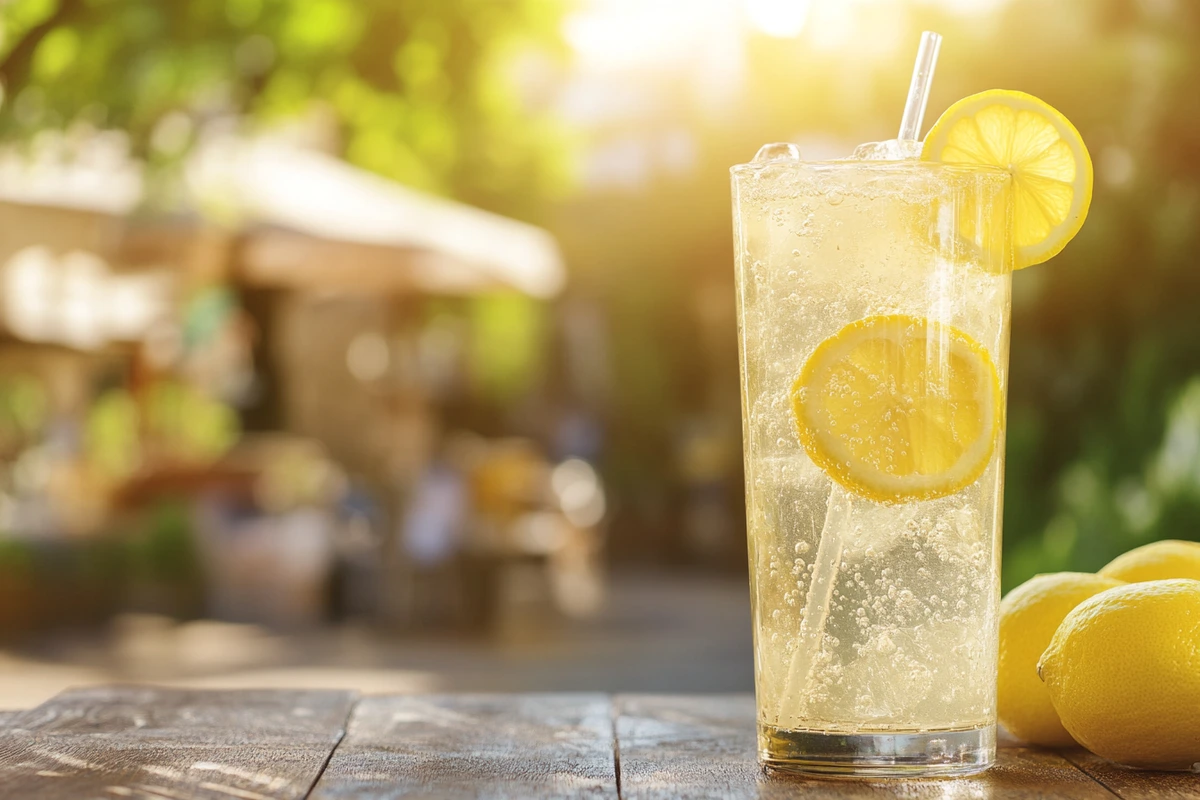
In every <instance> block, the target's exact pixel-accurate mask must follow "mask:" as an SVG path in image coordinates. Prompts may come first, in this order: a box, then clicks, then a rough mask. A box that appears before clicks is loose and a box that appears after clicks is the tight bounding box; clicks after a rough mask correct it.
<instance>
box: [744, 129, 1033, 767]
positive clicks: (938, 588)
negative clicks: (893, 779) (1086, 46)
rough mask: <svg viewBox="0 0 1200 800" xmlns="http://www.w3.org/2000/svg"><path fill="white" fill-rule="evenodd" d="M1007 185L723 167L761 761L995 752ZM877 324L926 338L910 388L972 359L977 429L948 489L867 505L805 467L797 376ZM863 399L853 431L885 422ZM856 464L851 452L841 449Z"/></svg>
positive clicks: (810, 462)
mask: <svg viewBox="0 0 1200 800" xmlns="http://www.w3.org/2000/svg"><path fill="white" fill-rule="evenodd" d="M793 154H794V150H793ZM1010 180H1011V178H1010V177H1009V176H1008V175H1007V174H1006V173H1005V172H1003V171H1001V170H995V169H989V168H975V167H963V166H952V165H945V164H933V163H927V162H920V161H916V160H903V161H860V160H846V161H833V162H820V163H814V162H801V161H798V160H795V159H794V158H792V159H787V158H784V159H781V160H778V161H770V160H768V161H766V162H760V161H758V160H756V161H755V162H753V163H750V164H744V165H741V166H737V167H734V168H733V170H732V182H733V202H734V231H735V242H736V258H737V284H738V333H739V337H740V352H741V377H742V420H743V436H744V452H745V473H746V507H747V527H748V536H749V550H750V575H751V593H752V602H753V617H754V642H755V645H754V650H755V686H756V695H757V706H758V725H759V736H758V743H759V755H760V759H761V760H762V762H763V763H764V764H765V765H767V766H768V767H773V768H778V769H784V770H795V771H804V772H821V773H840V774H862V775H881V776H886V775H931V774H937V775H953V774H967V773H971V772H975V771H979V770H981V769H985V768H987V766H988V765H989V764H990V763H991V762H992V760H993V758H994V755H995V722H996V660H997V646H998V632H997V606H998V604H999V585H1000V584H999V577H1000V558H999V556H1000V523H1001V507H1002V503H1001V496H1002V489H1003V477H1004V451H1003V446H1004V413H1005V412H1004V406H1005V396H1006V389H1007V383H1008V380H1007V373H1008V331H1009V310H1010V287H1011V270H1010V264H1011V261H1010V258H1011V255H1010V241H1009V238H1010V230H1009V229H1010V224H1011V213H1012V212H1011V202H1012V201H1011V194H1010V191H1009V182H1010ZM877 319H888V320H897V319H899V320H916V321H917V322H910V323H909V324H908V327H910V328H912V327H915V326H921V327H920V329H921V330H922V331H925V333H926V334H927V336H928V343H927V344H926V346H925V347H924V349H923V350H918V351H917V352H918V355H917V356H916V357H915V358H916V359H917V360H923V361H924V363H923V364H922V365H921V366H922V370H923V371H921V372H920V373H919V375H920V376H921V377H920V378H919V380H922V381H924V385H922V386H920V387H918V389H916V390H914V391H915V393H916V394H923V395H926V396H928V397H933V396H937V395H939V393H941V394H945V393H946V386H945V385H944V384H945V381H946V380H947V378H946V375H947V374H949V373H950V372H953V370H955V369H959V368H961V366H962V365H961V364H960V363H957V362H956V363H951V362H952V361H953V359H954V358H960V359H961V358H963V357H965V358H967V359H968V360H970V361H972V363H973V364H975V365H978V364H982V363H985V362H987V361H989V360H990V366H989V367H988V369H989V370H993V371H994V372H989V373H988V374H994V375H995V392H994V398H995V406H996V409H995V416H994V417H993V419H994V420H995V422H994V424H993V429H995V436H994V438H992V439H991V441H990V442H989V443H988V444H987V447H988V453H985V454H984V455H982V456H981V457H980V461H979V464H978V468H979V470H981V471H979V470H973V471H971V472H970V474H966V475H965V476H963V475H960V476H959V477H960V478H962V482H967V481H969V483H966V485H959V486H957V487H956V486H954V485H952V484H953V481H950V482H949V483H948V484H947V485H944V486H942V487H940V489H939V488H937V487H935V489H934V490H932V491H929V492H926V493H925V495H923V496H921V497H918V498H916V499H913V498H912V497H898V498H896V499H888V498H883V499H881V498H880V497H879V496H878V494H877V493H872V492H869V491H868V492H864V490H863V488H862V486H861V485H859V484H858V483H856V482H855V481H854V480H851V479H847V478H846V477H845V474H844V473H843V467H845V468H846V469H848V470H850V472H849V473H848V474H852V473H853V469H852V467H853V463H852V461H853V459H850V460H849V461H847V462H846V463H847V464H850V466H848V467H847V466H846V464H843V463H842V462H839V461H837V460H834V459H828V458H818V459H817V461H814V459H813V458H812V456H811V452H810V450H811V448H810V447H809V444H808V443H806V442H804V441H802V440H803V436H802V435H801V434H800V428H802V427H803V425H802V424H800V423H799V422H798V419H797V415H798V414H801V413H802V412H800V411H798V410H797V406H796V397H797V394H796V393H797V386H798V381H800V380H802V379H801V378H800V377H799V376H801V373H802V371H804V370H805V369H806V364H807V363H808V362H809V360H810V359H812V358H814V354H816V353H817V351H818V350H819V349H821V350H822V351H823V355H822V358H826V357H827V356H828V354H829V353H830V352H834V351H833V349H832V348H826V347H819V346H821V345H822V343H823V342H826V341H827V340H830V339H831V337H837V336H838V335H839V334H842V337H841V339H837V341H842V340H843V339H846V337H847V331H849V332H850V334H853V333H854V331H856V330H857V329H858V328H859V327H861V325H860V326H856V327H851V328H847V326H851V325H852V324H853V323H856V322H859V321H862V323H863V324H865V325H868V326H870V325H871V324H874V323H873V322H872V320H877ZM950 339H954V340H955V341H960V342H969V343H970V344H969V345H953V342H950V341H949V340H950ZM951 345H953V346H951ZM964 350H965V351H966V353H965V356H964ZM956 353H957V355H955V354H956ZM911 360H913V357H910V361H911ZM884 362H885V363H886V358H885V359H884ZM864 369H866V371H867V372H870V371H871V370H878V369H879V368H878V366H877V365H876V366H868V367H865V368H864ZM897 369H901V368H900V367H897ZM903 369H906V370H907V371H908V373H909V374H910V375H911V374H917V373H914V372H913V370H912V369H911V364H910V365H909V367H904V368H903ZM885 375H886V370H885ZM897 380H898V379H897ZM904 380H910V381H911V380H913V378H911V377H906V378H904ZM835 399H836V398H835ZM918 402H919V401H918ZM848 403H854V404H856V403H857V401H854V400H853V398H850V399H848V400H845V402H844V403H843V406H844V407H847V408H852V405H847V404H848ZM867 406H870V404H864V408H863V409H862V414H863V415H864V419H865V420H866V422H865V423H864V424H868V425H869V424H874V422H872V419H871V418H872V417H873V416H877V415H879V414H881V413H889V412H885V411H880V409H879V408H875V407H867ZM850 413H853V411H851V412H850ZM915 441H916V442H917V444H915V445H914V449H919V448H920V447H921V444H920V442H921V441H923V440H922V439H920V438H919V437H918V438H917V439H915ZM868 449H869V448H868ZM989 453H990V455H989ZM872 456H873V454H872V453H870V452H866V453H865V454H864V453H863V452H862V451H861V447H860V451H859V452H858V455H857V458H858V459H859V460H865V461H866V462H872V461H873V459H872ZM926 456H927V458H926V460H932V461H933V462H936V461H937V454H921V453H916V454H913V458H914V459H915V460H916V463H918V464H920V463H921V460H922V458H925V457H926ZM818 462H820V463H818ZM869 465H870V464H869V463H868V464H867V466H869ZM931 471H933V472H936V469H932V468H931ZM833 475H838V476H839V478H838V479H837V480H835V479H834V478H833V477H832V476H833ZM931 480H932V481H933V482H934V484H936V482H937V480H938V478H937V476H936V475H935V476H934V478H931ZM930 485H933V484H930ZM942 490H944V492H948V493H943V494H942V495H941V496H934V495H937V494H938V492H939V491H942ZM806 618H807V622H806Z"/></svg>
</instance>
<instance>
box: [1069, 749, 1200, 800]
mask: <svg viewBox="0 0 1200 800" xmlns="http://www.w3.org/2000/svg"><path fill="white" fill-rule="evenodd" d="M1063 755H1064V756H1065V757H1066V759H1067V760H1068V761H1070V762H1071V763H1072V764H1074V765H1075V766H1077V767H1079V769H1081V770H1083V771H1084V772H1086V773H1087V774H1088V775H1090V776H1091V777H1092V778H1093V779H1095V780H1096V781H1098V782H1099V783H1102V784H1103V785H1104V786H1106V787H1107V788H1108V789H1109V790H1111V791H1112V792H1113V794H1116V795H1118V796H1120V797H1122V798H1124V800H1196V798H1200V775H1198V774H1196V773H1189V772H1150V771H1145V770H1136V769H1128V768H1126V767H1121V766H1118V765H1116V764H1113V763H1112V762H1110V761H1105V760H1104V759H1103V758H1101V757H1100V756H1098V755H1095V754H1094V753H1089V752H1088V751H1087V750H1084V749H1083V748H1078V749H1075V750H1067V751H1065V752H1064V753H1063Z"/></svg>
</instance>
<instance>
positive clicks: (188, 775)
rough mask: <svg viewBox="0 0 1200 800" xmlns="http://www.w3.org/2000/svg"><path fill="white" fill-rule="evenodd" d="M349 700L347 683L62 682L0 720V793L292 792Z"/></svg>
mask: <svg viewBox="0 0 1200 800" xmlns="http://www.w3.org/2000/svg"><path fill="white" fill-rule="evenodd" d="M353 703H354V694H353V693H351V692H305V691H301V692H291V691H278V692H275V691H230V692H200V691H182V690H171V689H153V688H135V687H106V688H96V689H80V690H71V691H67V692H64V693H63V694H61V695H58V696H57V697H55V698H53V699H52V700H50V701H49V702H47V703H44V704H43V705H41V706H39V707H37V708H35V709H31V710H29V711H24V712H20V713H18V714H16V715H14V716H13V717H12V718H10V719H9V724H8V726H7V727H5V728H4V730H3V731H0V800H27V798H39V800H43V799H44V800H59V798H61V799H62V800H67V799H68V798H70V800H77V798H78V799H83V798H110V799H111V798H119V797H133V798H149V797H156V798H170V800H200V799H201V798H203V799H204V800H209V799H214V800H215V799H216V798H220V799H221V800H229V798H239V800H301V798H304V797H306V796H307V794H308V791H309V789H310V788H311V787H312V785H313V783H314V782H315V781H316V778H317V776H318V775H319V774H320V772H321V769H322V768H323V767H324V765H325V763H326V761H327V760H328V758H329V755H330V753H332V751H333V749H334V747H336V746H337V743H338V742H339V741H340V740H341V737H342V735H343V733H344V726H345V722H346V718H347V717H348V716H349V713H350V709H351V708H352V706H353Z"/></svg>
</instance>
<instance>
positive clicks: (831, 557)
mask: <svg viewBox="0 0 1200 800" xmlns="http://www.w3.org/2000/svg"><path fill="white" fill-rule="evenodd" d="M941 46H942V37H941V36H940V35H939V34H936V33H934V32H933V31H925V32H924V33H922V34H921V46H920V47H919V48H918V49H917V60H916V63H915V64H913V73H912V81H911V82H910V83H909V85H908V102H906V103H905V104H904V116H903V117H902V118H901V120H900V135H899V137H898V138H899V139H900V140H901V141H905V140H907V141H916V139H917V137H918V136H920V135H921V123H922V121H923V120H924V119H925V104H926V103H927V102H928V101H929V87H930V85H931V84H932V83H933V70H934V67H936V66H937V57H938V50H939V49H940V48H941ZM851 506H852V501H851V497H850V493H849V492H847V491H846V490H845V489H843V488H842V486H841V484H839V483H837V482H836V481H834V483H833V487H832V488H831V489H830V492H829V500H828V502H827V503H826V506H825V523H824V524H823V525H822V526H821V540H820V542H819V543H818V544H817V555H816V558H815V560H814V561H813V576H812V583H810V584H809V586H808V596H807V597H806V598H805V601H804V616H803V617H802V618H801V621H800V635H799V637H798V641H797V642H796V649H795V651H794V652H793V655H792V663H791V666H790V667H789V668H788V674H787V678H786V680H785V681H784V684H783V691H782V692H781V693H780V695H779V708H778V709H776V712H775V717H776V722H777V723H782V721H783V720H782V717H783V708H784V705H785V704H786V703H787V700H788V698H789V697H790V696H791V694H792V686H793V685H795V683H796V680H797V679H799V680H801V681H803V684H802V686H803V692H802V694H801V706H800V707H801V708H803V706H804V705H805V704H807V702H808V697H809V694H810V691H811V689H812V671H813V666H814V665H815V663H816V660H817V654H818V653H819V652H820V650H821V643H822V640H823V639H824V637H825V621H826V619H827V618H828V617H829V604H830V603H831V602H832V601H833V589H834V586H835V585H836V584H837V576H838V568H839V566H840V565H841V562H842V551H843V550H844V549H845V546H846V541H845V536H846V533H847V531H848V527H849V522H850V511H851Z"/></svg>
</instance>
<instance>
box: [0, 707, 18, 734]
mask: <svg viewBox="0 0 1200 800" xmlns="http://www.w3.org/2000/svg"><path fill="white" fill-rule="evenodd" d="M20 713H21V712H20V711H0V731H3V730H5V729H6V728H8V726H9V725H11V724H12V720H13V719H15V718H16V716H17V715H18V714H20Z"/></svg>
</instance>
